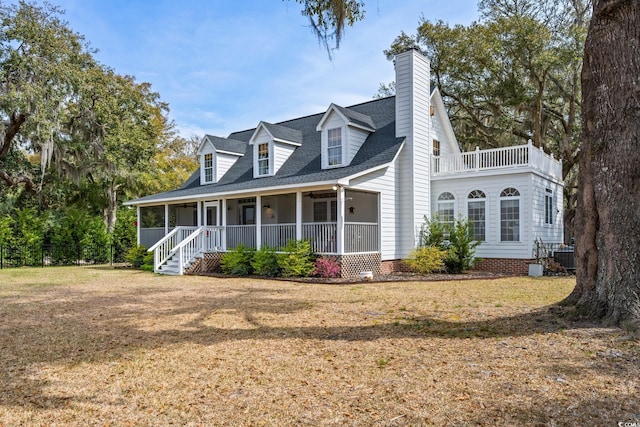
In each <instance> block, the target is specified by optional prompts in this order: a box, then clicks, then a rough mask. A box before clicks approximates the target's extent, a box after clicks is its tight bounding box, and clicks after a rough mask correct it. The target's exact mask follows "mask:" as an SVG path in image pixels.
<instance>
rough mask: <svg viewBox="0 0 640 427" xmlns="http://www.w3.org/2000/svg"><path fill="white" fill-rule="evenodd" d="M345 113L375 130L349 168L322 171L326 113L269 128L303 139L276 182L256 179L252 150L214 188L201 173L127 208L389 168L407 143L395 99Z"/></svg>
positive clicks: (239, 136) (238, 137)
mask: <svg viewBox="0 0 640 427" xmlns="http://www.w3.org/2000/svg"><path fill="white" fill-rule="evenodd" d="M340 108H343V107H340ZM345 110H347V112H349V113H350V115H351V117H350V118H351V119H356V120H360V119H362V118H363V116H364V117H367V116H368V117H369V119H370V121H371V123H370V124H367V126H371V128H372V129H376V130H375V132H372V133H371V134H370V135H369V137H368V138H367V139H366V141H365V142H364V143H363V144H362V146H361V147H360V150H358V153H357V154H356V156H355V157H354V159H353V160H352V162H351V164H350V165H349V166H345V167H341V168H333V169H322V167H321V139H320V132H318V131H316V126H317V125H318V123H319V122H320V119H321V118H322V116H323V115H324V112H322V113H319V114H314V115H311V116H306V117H300V118H297V119H293V120H288V121H285V122H281V123H278V124H277V125H271V126H274V128H275V127H277V128H278V131H276V132H280V130H282V129H290V130H294V131H296V132H300V134H301V135H302V145H301V146H299V147H296V149H295V151H294V152H293V153H292V154H291V156H290V157H289V159H288V160H287V161H286V162H285V163H284V164H283V165H282V167H281V168H280V170H279V171H278V172H277V173H276V174H275V175H274V176H269V177H264V178H254V177H253V150H246V151H245V155H244V156H243V157H240V158H239V159H238V161H237V162H236V163H235V164H234V165H233V166H232V167H231V168H230V169H229V171H228V172H227V173H226V174H225V175H224V176H223V177H222V179H220V180H219V181H218V182H217V183H215V184H207V185H200V179H199V176H200V170H197V171H196V172H195V173H194V174H193V175H192V176H191V177H190V178H189V179H188V180H187V182H186V183H185V184H184V185H183V186H182V187H180V188H179V189H177V190H173V191H167V192H164V193H159V194H153V195H150V196H146V197H141V198H139V199H136V200H132V201H130V202H128V204H139V203H148V202H153V201H160V200H166V199H175V198H190V197H191V198H193V197H197V196H199V195H204V194H207V195H214V194H216V193H229V192H240V191H251V190H256V191H257V190H259V189H260V188H267V187H277V186H296V185H301V186H302V185H304V184H307V183H316V182H324V181H328V182H332V181H333V182H335V181H337V180H339V179H341V178H346V177H348V176H351V175H354V174H357V173H360V172H365V171H367V170H369V169H373V168H376V167H379V166H382V165H385V164H387V163H389V162H391V161H392V160H393V159H394V158H395V156H396V154H397V153H398V150H399V149H400V146H401V145H402V142H403V141H404V138H396V136H395V97H388V98H382V99H377V100H373V101H369V102H365V103H363V104H358V105H353V106H351V107H347V108H345ZM341 111H342V110H341ZM265 125H268V124H265ZM254 132H255V129H249V130H245V131H242V132H235V133H232V134H230V135H229V139H231V140H235V141H243V142H244V143H245V144H247V143H248V142H249V140H250V139H251V136H252V135H253V133H254ZM270 132H271V130H270ZM274 136H275V134H274ZM216 147H217V145H216Z"/></svg>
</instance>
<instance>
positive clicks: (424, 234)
mask: <svg viewBox="0 0 640 427" xmlns="http://www.w3.org/2000/svg"><path fill="white" fill-rule="evenodd" d="M480 243H481V242H478V241H476V240H474V239H473V233H472V230H471V225H470V224H469V221H468V220H467V219H466V218H463V217H459V218H457V219H455V220H454V221H453V224H447V223H443V222H441V221H440V220H439V219H438V217H437V216H435V217H434V218H433V219H431V220H429V219H428V218H427V217H426V216H425V222H424V224H423V225H422V228H421V229H420V246H421V247H434V248H437V249H440V250H443V251H445V257H444V270H445V271H446V272H447V273H452V274H457V273H461V272H463V271H464V270H469V269H471V268H473V266H474V264H475V248H476V247H477V246H478V245H479V244H480Z"/></svg>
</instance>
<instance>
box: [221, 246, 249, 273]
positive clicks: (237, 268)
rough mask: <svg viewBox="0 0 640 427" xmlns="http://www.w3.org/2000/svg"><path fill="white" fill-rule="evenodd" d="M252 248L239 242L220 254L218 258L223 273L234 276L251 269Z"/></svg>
mask: <svg viewBox="0 0 640 427" xmlns="http://www.w3.org/2000/svg"><path fill="white" fill-rule="evenodd" d="M254 252H255V251H254V250H253V249H248V248H246V247H245V246H244V245H243V244H239V245H238V246H236V248H235V249H234V250H232V251H229V252H227V253H225V254H224V255H222V259H221V260H220V268H221V269H222V272H223V273H224V274H231V275H234V276H246V275H247V274H251V272H252V271H253V269H252V267H251V261H252V260H253V253H254Z"/></svg>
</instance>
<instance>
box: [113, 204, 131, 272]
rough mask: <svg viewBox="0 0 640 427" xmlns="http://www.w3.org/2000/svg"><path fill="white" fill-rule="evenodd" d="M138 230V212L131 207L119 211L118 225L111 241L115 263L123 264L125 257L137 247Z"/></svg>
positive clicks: (114, 229)
mask: <svg viewBox="0 0 640 427" xmlns="http://www.w3.org/2000/svg"><path fill="white" fill-rule="evenodd" d="M136 240H137V228H136V211H135V209H131V208H129V207H122V208H119V209H118V216H117V217H116V224H115V226H114V228H113V232H112V233H111V241H112V242H113V261H114V262H122V261H124V260H125V255H126V254H127V252H128V251H129V249H131V248H132V247H134V246H135V245H136Z"/></svg>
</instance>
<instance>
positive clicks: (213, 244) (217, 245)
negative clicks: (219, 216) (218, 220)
mask: <svg viewBox="0 0 640 427" xmlns="http://www.w3.org/2000/svg"><path fill="white" fill-rule="evenodd" d="M224 233H225V230H224V227H212V226H207V227H206V228H205V230H204V234H203V239H204V250H205V251H206V252H218V251H221V250H223V249H224Z"/></svg>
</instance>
